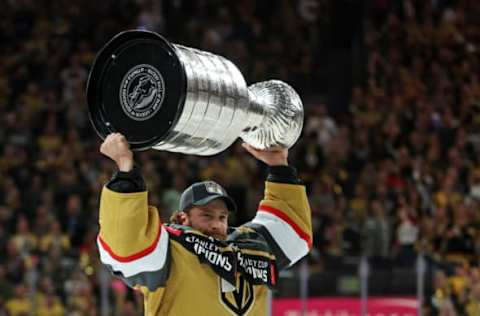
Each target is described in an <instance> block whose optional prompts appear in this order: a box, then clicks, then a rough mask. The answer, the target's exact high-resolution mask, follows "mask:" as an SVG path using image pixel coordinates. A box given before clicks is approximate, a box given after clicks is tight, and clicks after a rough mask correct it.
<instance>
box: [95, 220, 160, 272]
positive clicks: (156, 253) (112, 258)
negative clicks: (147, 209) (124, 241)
mask: <svg viewBox="0 0 480 316" xmlns="http://www.w3.org/2000/svg"><path fill="white" fill-rule="evenodd" d="M102 242H103V241H102V239H101V238H100V236H98V238H97V244H98V249H99V252H100V260H101V261H102V263H104V264H106V265H110V266H111V267H112V270H113V271H115V272H121V273H122V275H123V276H124V277H127V278H128V277H131V276H133V275H135V274H138V273H140V272H148V271H157V270H160V269H162V268H163V267H164V265H165V262H166V261H167V254H168V243H169V236H168V233H167V231H166V230H165V227H164V226H163V225H162V226H160V229H159V233H158V237H157V240H156V241H155V242H154V243H153V244H152V246H150V247H148V248H147V249H145V250H143V251H141V252H139V253H137V254H135V255H132V256H128V257H119V256H116V255H114V254H113V252H112V251H111V249H110V248H109V247H108V245H106V244H105V243H104V242H103V243H102ZM105 245H106V246H107V247H108V248H105ZM147 250H148V251H147ZM112 254H113V255H112ZM118 259H121V260H118Z"/></svg>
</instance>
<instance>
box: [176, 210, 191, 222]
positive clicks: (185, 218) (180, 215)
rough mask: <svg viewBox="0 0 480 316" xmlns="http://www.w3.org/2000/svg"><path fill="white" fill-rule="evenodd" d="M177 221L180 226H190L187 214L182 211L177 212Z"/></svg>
mask: <svg viewBox="0 0 480 316" xmlns="http://www.w3.org/2000/svg"><path fill="white" fill-rule="evenodd" d="M178 221H179V222H180V225H186V226H189V225H190V218H188V214H187V213H185V212H183V211H180V212H178Z"/></svg>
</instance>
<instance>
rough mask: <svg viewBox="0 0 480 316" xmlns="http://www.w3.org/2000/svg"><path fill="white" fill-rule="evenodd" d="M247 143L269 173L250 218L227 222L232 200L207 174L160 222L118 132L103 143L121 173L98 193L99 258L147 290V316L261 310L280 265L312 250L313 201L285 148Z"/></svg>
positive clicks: (260, 312)
mask: <svg viewBox="0 0 480 316" xmlns="http://www.w3.org/2000/svg"><path fill="white" fill-rule="evenodd" d="M244 147H245V149H246V150H247V151H248V152H249V153H250V154H252V155H253V156H254V157H255V158H257V159H259V160H261V161H263V162H264V163H266V164H267V165H268V166H269V175H268V177H267V181H266V184H265V196H264V199H263V200H262V201H261V202H260V204H259V207H258V210H257V213H256V216H255V218H253V219H252V220H251V221H250V222H248V223H246V224H244V225H242V226H240V227H236V228H232V227H228V217H229V213H230V212H235V209H236V206H235V202H234V201H233V200H232V199H231V198H230V197H229V196H228V194H227V192H226V191H225V190H224V189H223V188H222V187H221V186H220V185H219V184H217V183H215V182H213V181H204V182H198V183H194V184H193V185H191V186H190V187H189V188H187V189H186V190H185V191H184V192H183V193H182V195H181V198H180V206H179V211H178V212H176V213H175V214H174V216H172V223H161V221H160V216H159V214H158V211H157V209H156V208H155V207H153V206H149V205H148V202H147V194H148V192H147V190H146V187H145V183H144V181H143V179H142V176H141V175H140V172H139V170H138V169H137V168H134V160H133V152H132V151H131V150H130V147H129V144H128V142H127V141H126V139H125V137H124V136H123V135H121V134H119V133H114V134H110V135H109V136H107V137H106V139H105V141H104V142H103V144H102V145H101V147H100V152H101V153H102V154H104V155H106V156H107V157H109V158H111V159H112V160H113V161H114V162H115V163H116V164H117V167H118V171H117V172H116V173H115V174H114V176H113V177H112V179H111V180H110V181H109V182H108V183H107V184H106V185H105V187H104V188H103V190H102V194H101V201H100V233H99V235H98V238H97V243H98V247H99V251H100V259H101V261H102V262H103V263H104V264H105V265H106V266H107V267H108V268H109V269H110V270H111V271H112V272H113V273H114V274H115V275H116V276H117V277H119V278H121V279H122V280H124V282H125V283H126V284H128V285H129V286H131V287H133V288H136V289H138V290H140V291H141V292H142V293H143V294H144V300H145V314H146V315H185V316H189V315H265V313H266V308H267V293H268V288H273V287H274V286H275V285H276V283H277V279H278V271H279V270H281V269H284V268H287V267H289V266H291V265H293V264H294V263H295V262H297V261H298V260H299V259H301V258H302V257H303V256H305V255H306V254H307V253H308V251H309V249H310V248H311V241H312V232H311V216H310V213H311V212H310V207H309V204H308V200H307V196H306V192H305V187H304V186H303V185H302V184H301V182H300V180H299V179H298V178H297V175H296V171H295V169H294V168H292V167H290V166H288V162H287V157H288V150H287V149H271V150H257V149H255V148H253V147H251V146H249V145H246V144H245V145H244Z"/></svg>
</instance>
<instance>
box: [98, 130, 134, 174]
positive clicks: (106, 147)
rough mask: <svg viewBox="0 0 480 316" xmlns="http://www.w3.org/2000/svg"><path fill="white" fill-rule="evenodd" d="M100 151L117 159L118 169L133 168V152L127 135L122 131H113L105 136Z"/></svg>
mask: <svg viewBox="0 0 480 316" xmlns="http://www.w3.org/2000/svg"><path fill="white" fill-rule="evenodd" d="M100 152H101V153H102V154H104V155H105V156H107V157H108V158H110V159H112V160H113V161H115V163H116V164H117V166H118V169H119V170H120V171H123V172H129V171H130V170H132V168H133V152H132V151H131V150H130V144H129V143H128V142H127V139H126V138H125V136H123V135H122V134H120V133H112V134H109V135H108V136H107V138H105V140H104V141H103V143H102V145H101V146H100Z"/></svg>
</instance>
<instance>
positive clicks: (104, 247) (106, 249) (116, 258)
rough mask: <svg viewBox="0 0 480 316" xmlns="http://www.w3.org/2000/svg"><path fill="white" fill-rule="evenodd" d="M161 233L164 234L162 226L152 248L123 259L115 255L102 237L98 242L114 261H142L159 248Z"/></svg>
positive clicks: (149, 247)
mask: <svg viewBox="0 0 480 316" xmlns="http://www.w3.org/2000/svg"><path fill="white" fill-rule="evenodd" d="M161 232H162V226H160V227H159V228H158V233H157V237H156V238H155V240H154V241H153V243H152V244H151V245H150V246H148V247H147V248H145V249H144V250H142V251H140V252H137V253H134V254H133V255H130V256H127V257H122V256H119V255H117V254H115V253H114V252H113V250H112V249H111V248H110V246H109V245H108V244H107V243H106V242H105V241H104V240H103V239H102V237H100V235H98V240H99V241H100V245H102V248H103V249H104V250H105V251H106V252H108V254H109V255H110V256H111V257H112V258H113V259H115V260H117V261H120V262H131V261H134V260H137V259H140V258H142V257H145V256H146V255H149V254H150V253H151V252H152V251H154V250H155V248H156V247H157V244H158V241H159V240H160V235H161Z"/></svg>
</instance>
